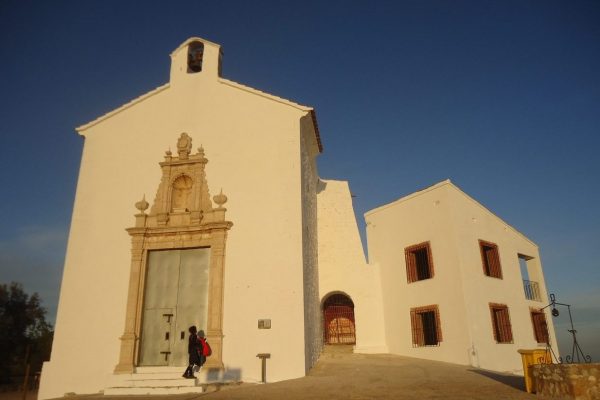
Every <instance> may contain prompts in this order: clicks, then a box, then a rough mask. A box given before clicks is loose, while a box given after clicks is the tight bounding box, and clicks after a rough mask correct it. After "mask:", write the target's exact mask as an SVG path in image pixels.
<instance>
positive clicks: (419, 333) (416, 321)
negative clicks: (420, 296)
mask: <svg viewBox="0 0 600 400" xmlns="http://www.w3.org/2000/svg"><path fill="white" fill-rule="evenodd" d="M410 322H411V327H412V340H413V345H414V346H423V345H424V344H425V337H424V334H423V321H422V319H421V316H420V315H419V313H418V312H417V309H416V308H413V309H411V310H410Z"/></svg>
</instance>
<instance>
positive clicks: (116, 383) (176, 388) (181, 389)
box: [104, 367, 223, 395]
mask: <svg viewBox="0 0 600 400" xmlns="http://www.w3.org/2000/svg"><path fill="white" fill-rule="evenodd" d="M184 369H185V367H183V368H180V367H138V368H136V372H135V373H134V374H115V375H111V376H110V377H109V380H108V385H107V387H106V388H105V389H104V394H105V395H143V394H182V393H203V392H205V391H214V390H215V389H214V388H212V387H211V386H219V385H223V383H222V382H215V381H212V382H211V381H210V380H209V379H208V376H207V373H206V371H203V370H200V371H199V372H196V373H195V375H196V379H186V378H184V377H182V374H183V370H184ZM211 389H212V390H211Z"/></svg>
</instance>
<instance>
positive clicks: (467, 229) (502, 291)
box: [366, 181, 556, 373]
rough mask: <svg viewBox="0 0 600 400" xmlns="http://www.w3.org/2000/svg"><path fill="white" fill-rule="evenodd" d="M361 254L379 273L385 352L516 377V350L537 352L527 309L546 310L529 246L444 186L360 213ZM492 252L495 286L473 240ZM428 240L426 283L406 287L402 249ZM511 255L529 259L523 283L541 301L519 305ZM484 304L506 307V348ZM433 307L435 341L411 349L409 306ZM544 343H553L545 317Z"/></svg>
mask: <svg viewBox="0 0 600 400" xmlns="http://www.w3.org/2000/svg"><path fill="white" fill-rule="evenodd" d="M366 220H367V234H368V243H369V254H370V256H371V260H372V261H376V262H378V263H379V264H380V265H381V268H382V287H383V298H384V310H385V317H386V334H387V338H388V345H389V347H390V351H391V352H392V353H397V354H402V355H408V356H412V357H419V358H429V359H433V360H440V361H448V362H453V363H458V364H468V365H473V366H475V367H479V368H484V369H489V370H494V371H502V372H512V373H522V367H521V358H520V355H519V354H518V353H517V350H518V349H522V348H524V349H533V348H539V347H542V348H543V346H541V345H538V344H537V343H536V341H535V339H534V335H533V327H532V323H531V317H530V314H529V313H530V308H541V307H543V306H544V305H545V304H546V299H547V291H546V287H545V283H544V280H543V271H542V268H541V262H540V258H539V252H538V248H537V246H536V245H535V244H534V243H533V242H531V241H530V240H529V239H527V238H526V237H525V236H523V235H522V234H521V233H519V232H518V231H516V230H515V229H514V228H512V227H510V226H509V225H508V224H506V223H505V222H504V221H502V220H501V219H500V218H498V217H497V216H496V215H494V214H493V213H491V212H490V211H489V210H487V209H486V208H485V207H483V206H482V205H481V204H479V203H478V202H476V201H475V200H473V199H472V198H471V197H469V196H468V195H466V194H465V193H464V192H462V191H461V190H460V189H459V188H457V187H456V186H455V185H453V184H452V183H451V182H450V181H444V182H441V183H439V184H437V185H434V186H432V187H429V188H427V189H425V190H422V191H419V192H416V193H414V194H412V195H409V196H406V197H404V198H402V199H399V200H397V201H395V202H393V203H390V204H387V205H384V206H382V207H379V208H377V209H375V210H372V211H369V212H368V213H367V214H366ZM479 239H482V240H485V241H489V242H493V243H495V244H497V245H498V248H499V253H500V259H501V265H502V272H503V279H497V278H491V277H488V276H485V275H484V273H483V267H482V261H481V255H480V250H479V242H478V240H479ZM425 241H429V242H430V245H431V251H432V255H433V265H434V277H433V278H432V279H427V280H422V281H417V282H414V283H411V284H408V283H407V279H406V262H405V259H404V249H405V248H406V247H408V246H410V245H414V244H418V243H422V242H425ZM518 254H522V255H527V256H530V257H533V260H532V262H531V264H532V267H531V270H532V271H531V272H530V278H531V279H533V280H537V281H538V283H539V284H540V294H541V301H533V300H527V299H525V295H524V291H523V283H522V280H521V279H522V278H521V274H520V270H519V263H518ZM489 303H500V304H506V305H507V306H508V307H509V313H510V320H511V324H512V332H513V338H514V340H513V343H510V344H500V343H496V342H495V340H494V336H493V331H492V321H491V316H490V310H489ZM432 304H437V305H438V306H439V311H440V319H441V325H442V328H441V330H442V336H443V341H442V342H441V343H440V345H439V346H438V347H413V346H412V340H411V323H410V317H409V312H410V308H411V307H418V306H426V305H432ZM546 320H547V322H548V328H549V333H550V338H551V340H552V341H553V343H556V339H555V335H554V328H553V325H552V321H551V317H550V316H549V314H548V313H546Z"/></svg>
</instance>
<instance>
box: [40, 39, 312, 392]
mask: <svg viewBox="0 0 600 400" xmlns="http://www.w3.org/2000/svg"><path fill="white" fill-rule="evenodd" d="M214 46H215V45H212V44H210V43H209V44H208V45H207V46H206V47H205V49H206V51H205V60H206V63H207V64H206V66H207V68H206V69H205V70H204V71H203V72H201V73H198V74H187V73H186V72H185V71H184V70H182V69H181V68H180V64H181V63H182V62H184V60H185V58H184V57H183V55H182V54H183V52H184V51H185V48H184V49H183V50H182V49H181V48H180V49H179V50H181V51H180V52H178V51H176V52H175V53H174V54H173V63H174V64H173V68H172V76H171V83H170V84H167V85H164V86H162V87H161V88H159V89H157V90H155V91H154V92H152V93H150V94H149V95H146V96H143V97H141V98H139V99H137V100H135V101H134V102H132V103H131V104H129V105H126V106H124V107H122V108H121V109H119V110H116V111H115V112H113V113H111V114H109V115H107V116H105V117H101V118H99V119H98V120H96V121H94V122H92V123H90V124H87V125H85V126H83V127H81V128H79V131H80V133H81V134H82V135H83V136H84V137H85V145H84V150H83V156H82V162H81V169H80V176H79V181H78V187H77V193H76V200H75V206H74V210H73V219H72V223H71V232H70V236H69V244H68V250H67V255H66V261H65V268H64V273H63V281H62V287H61V296H60V302H59V309H58V315H57V322H56V334H55V339H54V345H53V351H52V356H51V361H50V362H48V363H46V364H45V365H44V369H43V375H42V383H41V388H40V399H46V398H51V397H58V396H62V395H64V394H65V393H66V392H75V393H94V392H98V391H100V390H102V389H103V388H104V386H105V382H106V379H107V377H108V376H109V375H110V374H111V373H112V371H113V369H114V367H115V365H116V364H117V362H118V355H119V346H120V342H119V339H118V338H119V337H120V336H121V334H122V333H123V328H124V320H125V303H126V296H127V287H128V282H129V269H130V257H131V255H130V249H131V244H130V238H129V235H128V234H127V232H125V228H128V227H131V226H133V224H134V218H133V215H134V214H135V212H136V210H135V208H134V207H133V205H134V203H135V202H136V201H139V200H140V199H141V198H142V195H144V194H145V195H146V199H147V200H148V201H149V202H150V203H152V202H153V201H154V194H155V192H156V189H157V188H158V184H159V179H160V167H159V165H158V163H159V162H160V161H162V159H163V156H164V153H165V151H166V150H168V149H169V148H171V149H172V150H173V151H175V144H176V141H177V138H178V137H179V135H180V134H181V133H182V132H187V133H188V134H189V135H190V136H191V137H192V139H193V149H195V148H197V147H200V145H202V146H203V147H204V149H205V151H206V157H207V158H208V159H209V163H208V165H207V167H206V174H207V181H208V185H209V189H210V192H211V195H215V194H217V193H218V192H219V190H220V189H221V188H223V192H224V193H225V194H226V195H227V196H228V198H229V201H228V202H227V204H226V205H225V207H227V209H228V211H227V214H226V218H227V219H228V220H230V221H232V222H233V223H234V226H233V228H232V229H231V231H230V232H229V236H228V241H227V249H226V261H225V303H224V335H225V337H224V340H223V345H224V348H223V360H224V363H225V367H226V369H227V370H228V373H229V376H231V377H234V378H239V379H243V380H245V381H259V380H260V374H261V371H260V360H259V359H258V358H256V355H257V354H258V353H271V354H272V356H271V359H270V360H269V361H268V363H269V376H268V379H269V381H277V380H281V379H288V378H295V377H300V376H303V375H304V373H305V354H304V341H305V338H304V304H303V290H304V288H303V249H302V212H301V190H302V188H301V165H300V162H301V157H300V119H301V118H302V117H304V116H305V115H306V114H307V112H308V111H307V109H305V108H303V107H302V106H297V105H294V104H293V103H290V102H287V101H285V100H283V99H278V98H274V97H273V96H269V95H266V94H264V93H261V92H258V91H256V90H252V89H250V88H246V87H243V86H241V85H238V84H235V83H233V82H230V81H227V80H225V79H221V78H218V77H217V75H216V67H215V66H214V58H213V59H212V61H211V58H210V54H213V57H214V56H215V55H216V54H218V47H217V48H215V47H214ZM178 63H179V64H178ZM211 63H212V64H213V65H212V66H211ZM211 71H212V72H211ZM273 277H279V278H280V279H278V280H273ZM259 318H270V319H271V320H272V329H269V330H258V328H257V320H258V319H259Z"/></svg>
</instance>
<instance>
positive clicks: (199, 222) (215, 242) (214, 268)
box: [115, 133, 233, 374]
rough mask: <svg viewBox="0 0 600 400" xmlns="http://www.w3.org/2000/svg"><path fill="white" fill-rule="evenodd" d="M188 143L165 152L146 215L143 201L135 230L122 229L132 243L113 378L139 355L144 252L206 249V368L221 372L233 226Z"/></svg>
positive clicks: (198, 156) (129, 370)
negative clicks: (227, 251)
mask: <svg viewBox="0 0 600 400" xmlns="http://www.w3.org/2000/svg"><path fill="white" fill-rule="evenodd" d="M191 148H192V139H191V138H190V137H189V136H188V135H187V134H186V133H182V134H181V136H180V137H179V140H178V141H177V151H178V154H179V156H178V157H176V156H173V155H172V154H171V152H170V151H167V152H166V153H165V157H164V161H163V162H160V163H159V164H160V167H161V169H162V178H161V180H160V183H159V185H158V190H157V191H156V196H155V198H154V203H153V205H152V207H151V209H150V212H149V213H148V214H146V213H145V210H146V209H147V208H148V203H147V202H146V200H145V199H142V200H141V201H139V202H137V203H136V204H135V206H136V208H137V210H138V211H139V212H138V213H137V214H135V227H133V228H129V229H127V232H128V233H129V235H130V236H131V240H132V251H131V253H132V257H131V266H130V278H129V290H128V295H127V309H126V313H125V314H126V315H125V329H124V332H123V335H122V336H121V350H120V356H119V364H118V365H117V366H116V367H115V373H116V374H122V373H129V374H131V373H134V372H135V367H136V366H137V365H138V364H137V363H138V360H139V354H140V337H141V330H142V312H143V308H142V307H143V302H144V293H145V279H146V268H147V264H148V253H149V252H150V251H154V250H167V249H168V250H173V249H194V248H207V249H210V261H209V265H208V268H209V274H208V278H207V279H208V313H207V318H208V319H207V326H206V328H205V333H206V337H207V340H208V341H209V342H210V344H211V347H212V355H211V357H208V359H207V362H206V364H205V365H206V367H208V368H222V367H223V359H222V355H223V292H224V282H223V279H224V269H225V244H226V241H227V232H228V231H229V229H231V227H232V226H233V223H232V222H230V221H227V220H226V219H225V212H226V211H227V209H226V208H224V207H223V204H225V202H226V201H227V196H225V195H224V194H223V192H222V190H221V193H220V194H219V195H217V196H215V199H214V200H215V203H216V204H217V206H218V207H213V204H212V202H211V199H210V194H209V191H208V184H207V182H206V174H205V166H206V164H207V163H208V160H207V159H206V157H205V155H204V149H203V148H200V149H198V153H196V154H190V151H191Z"/></svg>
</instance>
